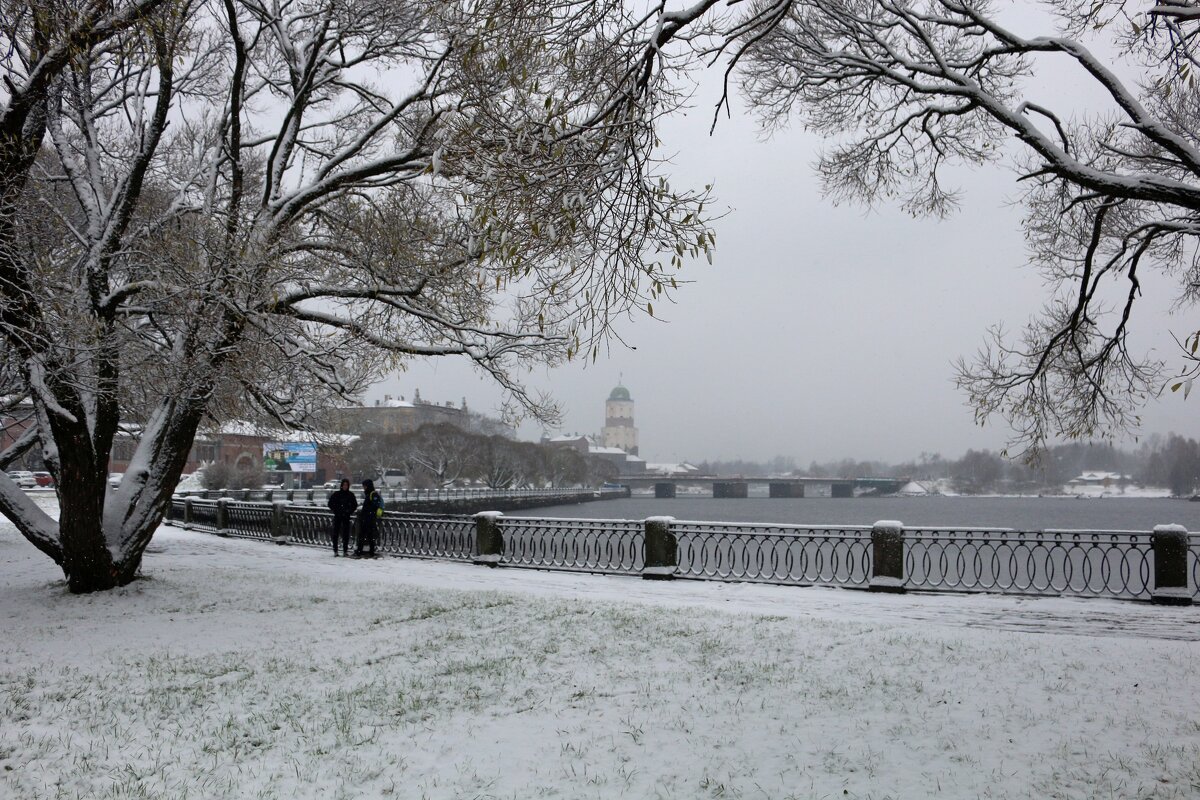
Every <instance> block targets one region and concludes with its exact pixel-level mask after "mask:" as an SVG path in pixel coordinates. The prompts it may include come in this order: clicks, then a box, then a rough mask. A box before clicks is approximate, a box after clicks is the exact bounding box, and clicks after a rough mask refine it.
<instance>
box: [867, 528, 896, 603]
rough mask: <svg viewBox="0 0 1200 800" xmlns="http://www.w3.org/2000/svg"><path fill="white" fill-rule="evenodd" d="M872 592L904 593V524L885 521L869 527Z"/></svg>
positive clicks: (870, 584)
mask: <svg viewBox="0 0 1200 800" xmlns="http://www.w3.org/2000/svg"><path fill="white" fill-rule="evenodd" d="M867 588H868V589H870V590H871V591H872V592H896V593H903V592H904V523H903V522H896V521H895V520H890V519H885V520H880V521H879V522H876V523H875V524H874V525H873V526H872V527H871V579H870V582H869V583H868V584H867Z"/></svg>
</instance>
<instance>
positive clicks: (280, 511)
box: [271, 500, 292, 544]
mask: <svg viewBox="0 0 1200 800" xmlns="http://www.w3.org/2000/svg"><path fill="white" fill-rule="evenodd" d="M285 509H287V503H285V502H283V501H282V500H281V501H279V502H277V503H272V504H271V541H273V542H275V544H290V543H291V541H292V536H291V534H289V533H288V530H287V520H286V519H285V518H284V511H285Z"/></svg>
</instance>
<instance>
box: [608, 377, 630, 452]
mask: <svg viewBox="0 0 1200 800" xmlns="http://www.w3.org/2000/svg"><path fill="white" fill-rule="evenodd" d="M600 441H601V444H602V445H603V446H604V447H615V448H617V449H619V450H621V451H623V452H625V453H628V454H629V455H631V456H636V455H637V454H638V430H637V428H635V427H634V425H633V398H632V397H630V395H629V390H628V389H626V388H625V387H624V386H617V387H615V388H614V389H613V390H612V391H611V392H610V393H609V395H608V400H607V401H606V402H605V404H604V429H603V430H602V431H601V432H600Z"/></svg>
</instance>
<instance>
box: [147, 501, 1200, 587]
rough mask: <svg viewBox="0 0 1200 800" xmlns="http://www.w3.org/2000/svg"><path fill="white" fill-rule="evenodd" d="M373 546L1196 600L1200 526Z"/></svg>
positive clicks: (875, 529) (476, 522)
mask: <svg viewBox="0 0 1200 800" xmlns="http://www.w3.org/2000/svg"><path fill="white" fill-rule="evenodd" d="M171 519H172V520H174V521H176V522H179V523H182V524H184V525H185V527H192V528H196V529H199V530H206V531H212V532H217V533H221V534H232V535H239V536H250V537H254V538H259V539H268V538H271V539H274V540H276V541H288V540H290V541H291V542H292V543H295V544H304V545H312V546H320V547H329V546H330V541H331V540H330V529H331V525H332V514H331V513H330V512H328V511H326V510H325V509H321V508H317V507H314V506H300V505H285V504H283V503H275V504H269V503H245V502H240V501H232V500H228V499H222V500H203V499H199V498H176V499H175V500H174V501H173V503H172V508H171ZM377 550H378V551H379V552H381V553H385V554H393V555H400V556H409V557H418V558H441V559H453V560H457V561H467V560H472V561H475V562H476V563H486V564H489V565H492V566H505V567H525V568H535V569H555V570H571V571H583V572H596V573H615V574H625V575H639V574H640V575H642V576H644V577H674V578H688V579H697V580H715V581H747V582H758V583H771V584H786V585H833V586H845V587H857V588H869V589H872V590H885V591H906V590H917V591H954V592H994V593H1003V594H1028V595H1043V596H1059V595H1069V596H1084V597H1114V598H1122V599H1138V600H1151V599H1152V600H1154V601H1156V602H1190V601H1191V600H1192V599H1194V598H1196V597H1197V596H1198V595H1200V591H1198V589H1197V586H1198V585H1200V534H1195V533H1191V534H1189V533H1188V532H1186V531H1183V530H1182V529H1181V528H1178V527H1177V526H1161V527H1160V528H1158V529H1156V530H1155V531H1074V530H1044V531H1016V530H1010V529H1006V528H969V527H955V528H941V527H904V526H903V525H902V524H901V523H898V522H880V523H876V524H875V525H874V526H845V525H843V526H814V525H775V524H747V523H735V522H693V521H680V520H674V519H671V518H669V517H653V518H650V519H648V520H625V519H555V518H541V517H516V516H513V517H509V516H505V515H503V514H500V513H496V512H488V513H484V514H475V515H454V514H423V513H404V512H391V511H389V512H386V513H385V514H384V516H383V518H382V519H381V520H380V521H379V523H378V539H377Z"/></svg>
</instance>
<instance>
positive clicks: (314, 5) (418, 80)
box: [0, 0, 713, 592]
mask: <svg viewBox="0 0 1200 800" xmlns="http://www.w3.org/2000/svg"><path fill="white" fill-rule="evenodd" d="M711 5H713V3H712V2H705V3H701V4H699V5H698V6H695V7H688V8H686V9H684V10H682V11H679V12H672V11H668V10H667V9H666V8H665V6H664V5H656V6H654V7H652V8H650V9H649V10H648V11H644V12H643V13H637V14H635V13H633V12H631V11H629V10H628V9H627V8H626V4H625V3H623V2H620V0H568V2H565V3H550V2H542V1H541V0H531V1H530V2H524V3H510V2H501V0H473V1H472V2H468V3H443V2H435V1H434V0H220V2H200V0H109V1H108V2H103V3H102V2H95V1H94V0H49V2H39V3H32V2H20V1H19V0H0V52H4V53H7V54H8V55H6V56H5V58H4V60H3V61H0V70H2V75H3V79H4V86H5V90H4V97H3V100H2V101H0V333H2V334H3V335H2V337H0V349H2V352H0V356H2V363H3V369H0V377H2V378H5V379H6V380H7V381H8V383H7V384H6V385H5V386H3V387H0V389H2V390H3V393H4V395H5V396H6V397H7V398H9V399H10V400H11V402H12V403H14V404H17V405H21V404H23V405H22V406H21V407H23V408H27V409H28V414H29V416H31V417H32V418H33V420H34V421H35V423H36V424H34V425H32V426H29V427H28V428H27V430H26V431H25V432H24V433H23V434H22V435H20V436H18V437H17V441H16V442H15V443H14V445H13V446H12V447H11V448H9V450H8V451H6V452H5V453H3V454H0V464H7V463H10V462H11V461H12V460H13V459H14V458H16V457H18V456H19V455H20V454H21V453H23V452H25V451H27V450H29V449H30V448H39V449H40V450H41V453H42V455H43V458H44V460H45V463H46V465H47V468H48V469H49V470H50V471H51V472H52V473H53V475H54V477H55V479H56V483H57V485H58V486H59V487H60V488H59V499H60V507H61V512H60V518H59V519H58V520H53V519H51V518H50V517H48V516H47V515H46V514H45V513H44V512H42V511H41V510H40V509H38V508H37V507H36V506H35V505H34V504H33V503H32V502H31V501H30V500H29V499H28V498H27V497H25V495H24V494H23V493H22V492H20V491H19V490H18V489H17V487H16V486H15V485H13V484H12V482H11V481H8V480H7V479H6V478H4V477H2V476H0V513H3V514H4V515H5V516H6V517H7V518H8V519H10V520H11V521H12V522H13V523H14V524H15V525H16V526H17V527H18V529H20V530H21V532H22V533H23V534H24V535H25V536H26V538H28V539H29V540H30V541H31V542H32V543H33V544H34V545H35V546H37V547H38V548H39V549H41V550H42V551H43V552H45V553H46V554H47V555H49V556H50V557H51V558H53V559H54V560H55V562H56V563H58V564H59V565H60V566H61V567H62V569H63V572H64V574H65V575H66V577H67V579H68V585H69V586H70V589H71V590H72V591H75V592H86V591H94V590H99V589H106V588H110V587H112V586H116V585H121V584H124V583H127V582H128V581H130V580H132V579H133V577H134V575H135V573H136V571H137V569H138V567H139V565H140V563H141V555H142V552H143V550H144V549H145V546H146V545H147V544H148V542H149V541H150V538H151V536H152V535H153V532H154V530H155V528H156V527H157V525H158V523H159V521H160V520H161V518H162V515H163V513H164V511H165V509H166V508H167V505H168V503H169V502H170V494H171V491H172V488H173V486H174V484H175V482H176V480H177V479H178V476H179V473H180V472H181V470H182V467H183V465H184V463H185V459H186V456H187V452H188V450H189V448H190V446H191V443H192V440H193V438H194V436H195V433H196V430H197V427H198V426H199V425H200V424H201V422H202V420H204V419H205V417H210V418H214V419H223V418H230V417H232V416H234V415H237V416H243V415H247V414H251V413H253V414H257V415H258V416H259V417H260V418H262V419H265V420H270V421H273V422H275V423H276V424H283V425H291V424H295V423H296V422H297V421H298V420H301V419H303V418H304V417H305V416H307V415H308V414H310V413H311V412H312V411H313V410H314V409H315V408H317V407H319V406H320V405H321V404H322V403H324V402H326V401H327V400H328V398H330V397H334V396H345V395H348V394H350V393H353V392H355V391H357V390H359V389H361V388H362V387H363V386H364V384H366V383H367V382H369V381H370V380H372V379H374V378H376V377H378V376H379V375H380V374H382V373H383V372H385V371H387V370H389V369H391V368H394V367H396V366H398V365H401V364H402V363H403V361H404V360H405V359H408V358H415V357H426V356H443V355H458V356H462V357H466V358H468V359H470V360H471V361H472V362H473V363H475V364H476V365H478V367H479V368H480V369H482V370H484V371H485V372H486V373H487V374H489V375H491V376H492V377H494V378H495V379H496V380H497V381H499V382H500V383H501V384H502V385H503V386H505V387H506V388H507V389H508V390H509V392H510V394H511V396H512V397H513V398H515V400H516V401H517V402H518V403H519V404H521V405H523V406H525V407H526V408H527V409H530V410H532V411H533V412H534V413H543V414H547V413H550V412H551V411H552V409H550V408H548V407H547V406H546V405H545V404H544V403H542V402H541V398H538V397H536V396H533V395H531V394H530V393H529V392H527V391H526V390H525V389H524V388H523V386H522V385H521V383H520V382H519V380H518V379H517V377H516V374H517V373H516V371H515V370H516V368H517V367H518V366H520V365H523V364H527V363H528V362H530V361H540V362H545V363H556V362H557V361H559V360H561V359H563V358H572V357H576V356H585V355H592V356H593V357H594V355H595V353H596V352H598V348H599V346H600V345H601V344H602V342H603V341H604V339H605V337H606V336H607V335H609V332H610V330H611V325H612V323H613V322H614V320H616V319H618V318H620V317H621V316H622V315H625V314H628V313H630V312H633V311H637V310H639V309H640V310H644V311H646V312H649V313H653V307H652V302H653V301H654V300H655V299H657V297H658V295H660V294H662V293H663V292H665V291H669V289H670V288H671V287H672V286H673V285H674V283H675V277H674V275H675V272H676V271H677V269H678V268H679V267H680V266H681V265H682V260H683V257H684V255H685V254H687V253H689V252H691V253H693V254H695V253H706V252H708V251H709V250H710V248H711V247H712V244H713V238H712V234H711V232H710V231H709V230H708V229H707V227H706V226H705V225H704V222H703V217H702V212H701V209H700V206H701V202H702V200H703V197H702V196H700V195H694V194H690V193H686V192H676V191H673V190H672V189H670V188H669V186H668V184H667V183H666V181H665V178H664V177H663V176H661V175H660V174H659V172H658V170H659V166H658V164H657V162H656V161H655V158H654V152H655V145H656V140H655V131H654V128H655V121H656V119H657V118H658V116H659V115H661V114H663V113H666V112H668V111H669V110H671V108H672V107H673V105H674V104H675V103H676V102H677V100H678V96H677V94H676V90H675V89H674V87H673V84H672V83H671V80H670V77H669V76H670V72H671V70H673V69H675V68H677V67H679V66H682V65H684V64H685V63H686V53H685V54H684V56H683V57H681V60H677V59H676V57H675V56H673V55H672V54H671V53H670V52H669V50H668V48H669V45H670V43H671V41H672V39H673V38H676V37H682V36H685V35H688V36H690V35H691V34H690V33H687V26H688V25H689V24H691V23H693V22H694V21H695V20H697V19H699V18H700V17H701V16H702V15H703V14H704V13H705V11H706V10H707V9H708V7H709V6H711ZM14 407H16V406H15V405H14ZM118 425H121V426H125V427H126V428H129V429H133V430H136V431H137V432H138V447H137V450H136V453H135V455H134V458H133V460H132V462H131V464H130V466H129V468H128V470H127V471H126V473H125V477H124V479H123V480H122V482H121V483H120V485H119V486H118V487H117V488H116V489H115V490H110V489H109V487H108V484H107V480H106V479H107V473H108V461H109V455H110V452H111V449H112V442H113V437H114V434H115V432H116V431H117V429H118Z"/></svg>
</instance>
